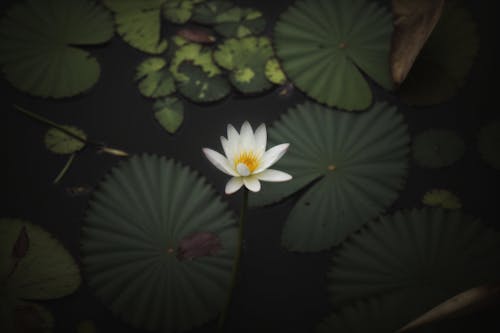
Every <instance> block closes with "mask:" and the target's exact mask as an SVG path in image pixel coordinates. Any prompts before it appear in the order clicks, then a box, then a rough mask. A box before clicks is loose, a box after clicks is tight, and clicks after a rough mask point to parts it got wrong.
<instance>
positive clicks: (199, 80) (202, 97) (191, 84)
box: [179, 62, 231, 103]
mask: <svg viewBox="0 0 500 333" xmlns="http://www.w3.org/2000/svg"><path fill="white" fill-rule="evenodd" d="M179 73H180V74H181V75H182V76H183V77H186V78H187V79H185V80H182V81H181V82H180V83H179V92H180V93H181V94H182V95H183V96H185V97H186V98H188V99H190V100H192V101H193V102H197V103H207V102H215V101H218V100H221V99H223V98H224V97H226V96H227V95H229V93H230V92H231V86H230V85H229V82H228V81H227V79H226V78H225V77H224V76H222V75H214V76H210V74H209V73H207V72H205V71H203V69H202V67H200V66H195V65H193V64H191V63H189V62H184V63H183V64H182V65H181V66H180V67H179Z"/></svg>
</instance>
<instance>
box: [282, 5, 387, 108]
mask: <svg viewBox="0 0 500 333" xmlns="http://www.w3.org/2000/svg"><path fill="white" fill-rule="evenodd" d="M392 30H393V24H392V18H391V14H390V13H389V12H388V11H387V10H386V9H385V8H383V7H381V6H380V5H378V4H377V3H376V2H375V1H369V0H354V1H353V0H338V1H330V0H299V1H297V2H296V3H295V4H294V5H292V6H291V7H290V8H288V10H287V11H286V12H285V13H284V14H282V15H281V17H280V19H279V21H278V23H277V24H276V27H275V33H274V43H275V47H276V53H277V55H278V57H279V58H280V59H281V60H282V66H283V69H284V71H285V73H286V74H287V76H288V77H289V79H290V80H291V81H292V82H293V84H294V85H295V86H296V87H297V88H299V89H301V90H303V91H304V92H305V93H306V94H307V95H309V96H310V97H312V98H314V99H315V100H317V101H318V102H321V103H325V104H327V105H328V106H337V107H340V108H342V109H347V110H362V109H366V108H367V107H368V106H369V105H370V104H371V102H372V92H371V90H370V87H369V85H368V83H367V82H366V80H365V78H364V77H363V74H362V72H363V73H365V74H366V75H368V76H369V77H370V78H372V79H373V80H374V81H376V82H377V83H378V84H380V85H382V86H383V87H385V88H387V89H390V88H392V78H391V70H390V64H389V53H390V49H391V36H392Z"/></svg>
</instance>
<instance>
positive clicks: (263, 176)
mask: <svg viewBox="0 0 500 333" xmlns="http://www.w3.org/2000/svg"><path fill="white" fill-rule="evenodd" d="M255 177H257V178H258V179H259V180H262V181H265V182H286V181H287V180H290V179H292V176H291V175H289V174H288V173H286V172H283V171H279V170H273V169H267V170H264V171H262V172H261V173H258V174H256V175H255Z"/></svg>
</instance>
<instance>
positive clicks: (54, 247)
mask: <svg viewBox="0 0 500 333" xmlns="http://www.w3.org/2000/svg"><path fill="white" fill-rule="evenodd" d="M23 227H25V228H26V230H27V233H28V235H29V238H30V246H29V249H28V252H27V254H26V256H25V257H24V258H23V259H22V260H20V261H19V264H18V266H17V268H16V269H15V271H13V273H12V274H11V275H10V277H9V278H8V280H7V284H6V287H7V289H8V290H9V292H10V293H11V294H12V295H13V296H14V297H16V298H18V299H23V300H24V299H26V300H45V299H53V298H58V297H62V296H66V295H68V294H71V293H72V292H74V291H75V290H76V289H77V288H78V286H79V285H80V272H79V270H78V266H77V264H76V263H75V261H74V259H73V258H72V257H71V255H70V254H69V253H68V252H67V251H66V249H65V248H64V247H63V246H62V245H61V244H60V243H59V242H58V241H57V240H56V239H55V238H53V237H52V236H51V235H50V234H49V233H47V232H46V231H45V230H43V229H41V228H40V227H38V226H36V225H34V224H31V223H29V222H26V221H22V220H17V219H0V255H1V256H2V258H0V259H1V260H0V263H1V264H0V276H6V272H8V271H9V270H10V263H11V261H10V260H9V259H8V258H6V257H5V256H10V253H11V250H12V247H13V246H14V243H15V242H16V239H17V238H18V235H19V232H20V231H21V230H22V228H23Z"/></svg>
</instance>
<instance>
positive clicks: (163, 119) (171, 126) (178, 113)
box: [153, 97, 184, 134]
mask: <svg viewBox="0 0 500 333" xmlns="http://www.w3.org/2000/svg"><path fill="white" fill-rule="evenodd" d="M153 110H154V111H155V118H156V120H158V122H159V123H160V125H161V126H162V127H163V128H164V129H165V130H166V131H167V132H169V133H172V134H173V133H175V132H176V131H177V129H179V127H180V126H181V125H182V122H183V121H184V104H182V101H180V100H179V99H178V98H175V97H171V98H165V99H159V100H157V101H156V102H155V104H154V105H153Z"/></svg>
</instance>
